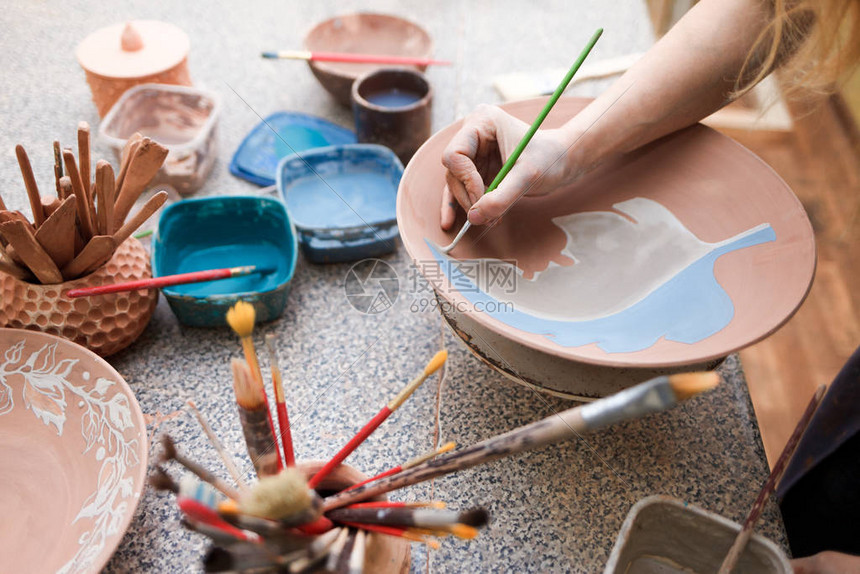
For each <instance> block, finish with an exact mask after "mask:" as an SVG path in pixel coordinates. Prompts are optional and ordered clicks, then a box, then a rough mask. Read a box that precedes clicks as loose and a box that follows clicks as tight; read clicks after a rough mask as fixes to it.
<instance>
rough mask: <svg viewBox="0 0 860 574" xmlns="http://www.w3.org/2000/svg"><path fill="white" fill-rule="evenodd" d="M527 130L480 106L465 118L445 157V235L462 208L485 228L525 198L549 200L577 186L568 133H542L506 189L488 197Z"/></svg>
mask: <svg viewBox="0 0 860 574" xmlns="http://www.w3.org/2000/svg"><path fill="white" fill-rule="evenodd" d="M528 128H529V126H528V124H526V123H524V122H522V121H520V120H518V119H516V118H514V117H513V116H511V115H510V114H507V113H505V112H504V111H502V110H501V109H500V108H497V107H496V106H488V105H483V106H480V107H479V108H478V109H477V110H476V111H475V112H474V113H473V114H472V115H470V116H469V117H468V118H466V121H465V123H464V124H463V127H462V128H460V131H458V132H457V134H456V135H455V136H454V138H453V139H452V140H451V142H450V143H449V144H448V147H447V148H445V152H444V153H443V154H442V164H443V165H444V166H445V167H446V168H447V170H448V172H447V173H446V174H445V177H446V181H447V185H446V186H445V190H444V191H443V193H442V218H441V224H442V229H445V230H448V229H450V228H451V226H452V225H453V224H454V218H455V217H456V215H457V207H458V206H460V207H462V208H463V209H465V210H466V211H467V213H468V217H469V221H470V222H471V223H472V224H473V225H484V224H486V223H490V222H492V221H494V220H495V219H497V218H499V217H501V216H502V215H503V214H504V213H505V212H506V211H507V210H508V209H509V208H510V207H511V206H512V205H513V204H514V203H516V202H517V200H519V199H520V197H522V196H523V195H529V196H538V195H545V194H547V193H551V192H552V191H554V190H555V189H557V188H558V187H560V186H561V185H563V184H565V183H568V182H569V181H572V180H573V175H574V173H575V170H574V169H573V168H572V166H570V165H568V164H569V162H568V159H567V158H568V154H567V152H568V150H569V149H570V147H571V144H572V143H573V140H572V139H571V138H570V137H569V135H568V130H566V129H564V128H561V129H556V130H539V131H538V132H537V133H536V134H535V135H534V137H533V138H532V140H531V142H530V143H529V145H528V147H526V149H525V151H523V153H522V155H520V158H519V159H518V160H517V162H516V164H514V167H513V169H511V171H510V172H509V173H508V175H507V176H506V177H505V179H503V180H502V183H500V184H499V186H498V187H497V188H496V189H495V190H494V191H493V192H492V193H488V194H486V195H484V190H486V188H487V187H488V186H489V185H490V183H491V182H492V181H493V178H494V177H495V176H496V174H498V173H499V170H500V169H501V168H502V165H503V164H504V162H505V160H506V159H507V158H508V156H510V154H511V153H513V151H514V149H515V148H516V147H517V144H518V143H519V142H520V140H521V139H522V137H523V134H525V133H526V131H528Z"/></svg>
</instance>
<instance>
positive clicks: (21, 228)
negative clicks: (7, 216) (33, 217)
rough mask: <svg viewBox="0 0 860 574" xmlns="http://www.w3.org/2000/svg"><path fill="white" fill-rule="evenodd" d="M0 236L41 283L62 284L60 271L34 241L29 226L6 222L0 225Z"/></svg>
mask: <svg viewBox="0 0 860 574" xmlns="http://www.w3.org/2000/svg"><path fill="white" fill-rule="evenodd" d="M0 234H2V235H3V237H4V238H5V239H6V241H8V242H9V246H10V247H12V248H13V249H14V250H15V254H16V255H17V256H18V257H19V258H20V259H21V261H22V262H23V263H24V265H26V266H27V267H28V268H29V269H30V271H32V272H33V275H35V276H36V278H37V279H38V280H39V281H40V282H41V283H44V284H50V283H62V281H63V276H62V275H61V274H60V270H59V269H58V268H57V265H56V264H55V263H54V261H53V260H52V259H51V257H50V255H48V254H47V253H46V252H45V250H44V249H43V248H42V246H41V245H39V242H38V241H36V236H35V235H34V234H33V231H32V229H31V228H30V226H29V225H27V224H25V223H24V222H22V221H18V220H15V221H7V222H5V223H2V224H0Z"/></svg>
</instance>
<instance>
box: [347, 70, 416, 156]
mask: <svg viewBox="0 0 860 574" xmlns="http://www.w3.org/2000/svg"><path fill="white" fill-rule="evenodd" d="M432 104H433V88H432V87H431V86H430V82H428V81H427V78H425V77H424V74H421V73H420V72H416V71H415V70H410V69H407V68H391V69H383V70H377V71H375V72H369V73H368V74H365V75H364V76H361V77H360V78H358V79H357V80H356V81H355V83H354V84H353V85H352V112H353V116H354V118H355V134H356V137H357V138H358V141H359V142H360V143H375V144H380V145H384V146H386V147H388V148H391V149H392V150H393V151H394V153H395V154H397V157H399V158H400V161H402V162H403V164H404V165H406V163H407V162H408V161H409V160H410V159H411V158H412V156H413V155H414V154H415V152H416V151H418V148H419V147H421V144H423V143H424V142H425V141H426V140H427V138H429V137H430V132H431V130H430V126H431V115H432V114H431V112H432Z"/></svg>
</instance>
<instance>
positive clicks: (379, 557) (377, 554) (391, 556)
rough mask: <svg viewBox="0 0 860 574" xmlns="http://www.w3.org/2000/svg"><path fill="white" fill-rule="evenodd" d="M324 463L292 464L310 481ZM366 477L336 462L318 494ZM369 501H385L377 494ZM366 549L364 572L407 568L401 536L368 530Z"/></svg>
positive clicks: (393, 573) (383, 573)
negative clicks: (336, 464) (396, 536)
mask: <svg viewBox="0 0 860 574" xmlns="http://www.w3.org/2000/svg"><path fill="white" fill-rule="evenodd" d="M325 464H326V462H325V461H322V460H313V461H307V462H299V463H298V464H297V465H296V468H298V469H299V470H300V471H302V472H303V473H304V474H305V476H306V477H307V478H308V479H309V480H310V478H311V477H312V476H313V475H315V474H316V473H317V472H318V471H319V470H320V469H321V468H322V467H323V466H325ZM368 478H369V477H368V476H367V475H365V474H362V473H361V472H360V471H358V470H357V469H356V468H354V467H351V466H349V465H346V464H340V465H338V466H337V467H335V469H334V470H333V471H332V472H331V474H329V475H328V476H327V477H325V478H324V479H323V480H322V482H320V484H319V486H318V487H317V489H316V490H317V492H318V493H319V494H320V496H326V495H329V494H332V493H334V492H340V491H341V490H343V489H344V488H348V487H350V486H352V485H353V484H358V483H359V482H362V481H364V480H367V479H368ZM370 500H377V501H381V500H387V499H386V497H385V496H377V497H376V498H371V499H370ZM367 540H368V542H367V550H366V552H365V558H364V571H365V572H373V573H374V574H377V573H378V574H404V573H405V572H408V571H409V559H410V546H409V542H408V541H406V540H404V539H402V538H394V537H392V536H387V535H384V534H375V533H370V532H369V533H368V537H367Z"/></svg>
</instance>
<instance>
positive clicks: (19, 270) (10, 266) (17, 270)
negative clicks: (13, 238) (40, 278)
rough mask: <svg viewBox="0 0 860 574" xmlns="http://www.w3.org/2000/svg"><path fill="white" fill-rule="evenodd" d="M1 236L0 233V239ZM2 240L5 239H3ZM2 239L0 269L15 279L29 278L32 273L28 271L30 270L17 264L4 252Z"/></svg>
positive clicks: (0, 243) (0, 242)
mask: <svg viewBox="0 0 860 574" xmlns="http://www.w3.org/2000/svg"><path fill="white" fill-rule="evenodd" d="M2 237H3V236H2V235H0V239H2ZM3 241H5V239H4V240H3ZM3 241H0V271H3V272H4V273H8V274H9V275H11V276H12V277H15V278H16V279H23V280H28V279H31V278H32V277H33V275H32V274H31V273H30V271H29V270H27V269H26V268H24V267H21V266H19V265H18V264H17V263H15V262H14V261H13V260H12V258H11V257H9V255H8V254H7V253H6V248H5V247H4V246H3Z"/></svg>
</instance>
